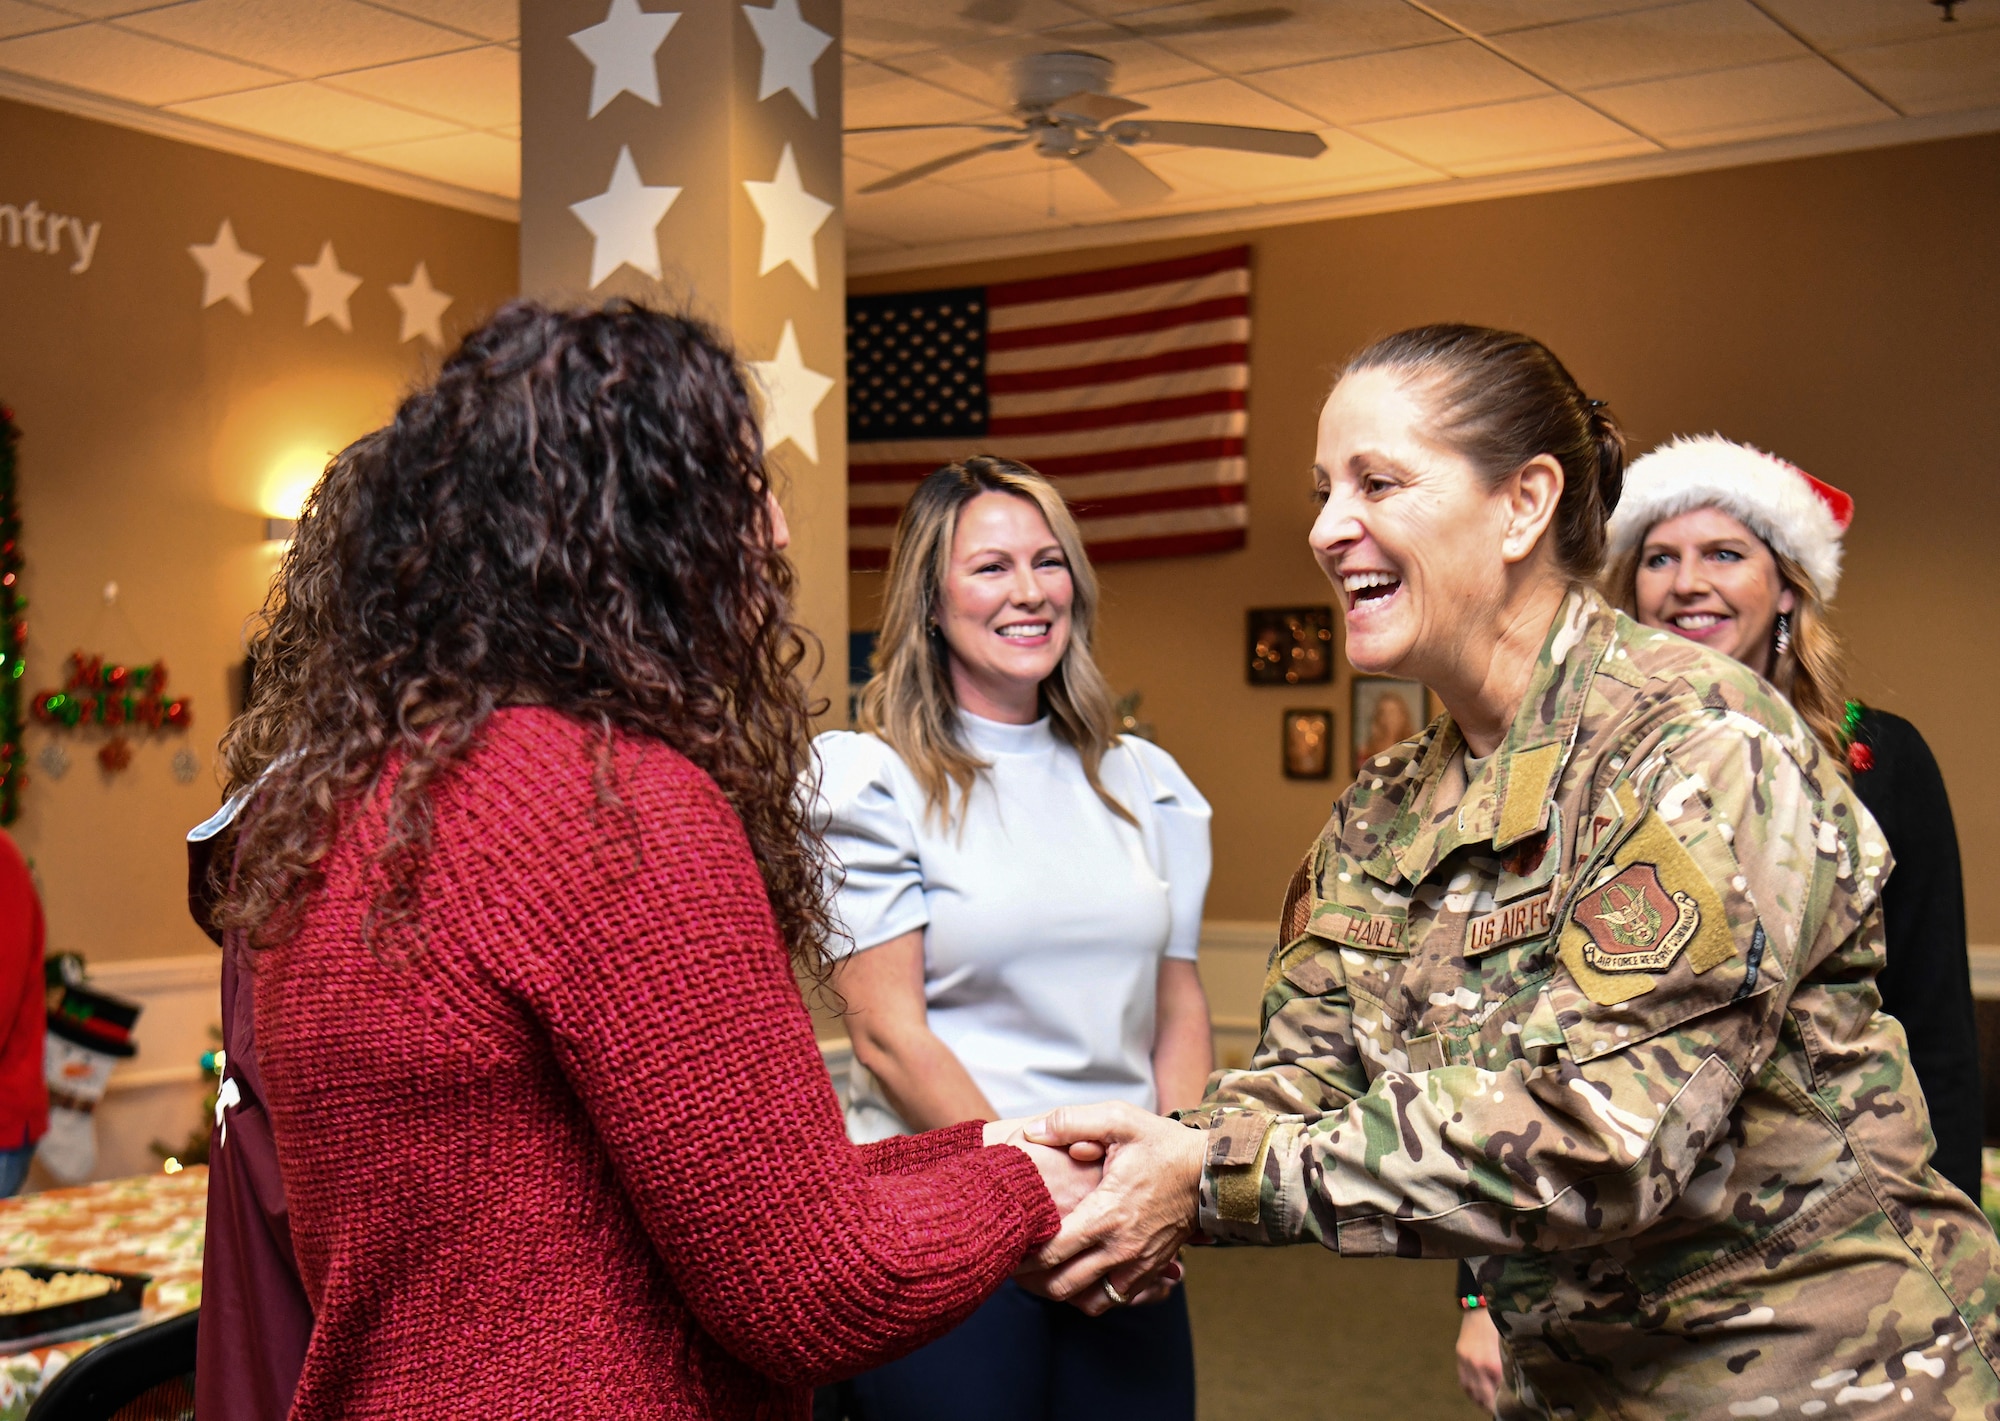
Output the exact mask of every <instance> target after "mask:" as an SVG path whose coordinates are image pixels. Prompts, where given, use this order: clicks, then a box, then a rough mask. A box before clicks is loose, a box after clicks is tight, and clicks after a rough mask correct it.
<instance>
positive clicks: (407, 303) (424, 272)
mask: <svg viewBox="0 0 2000 1421" xmlns="http://www.w3.org/2000/svg"><path fill="white" fill-rule="evenodd" d="M389 295H390V296H392V297H394V298H395V302H396V305H397V307H398V309H400V310H401V311H402V313H403V333H402V334H401V335H400V336H398V337H397V340H398V341H412V340H415V339H416V338H417V337H418V336H422V337H423V338H424V339H425V340H427V341H429V342H430V343H431V344H432V345H435V346H442V345H443V344H444V313H445V310H446V308H447V307H449V306H450V305H451V296H450V294H449V293H448V292H444V291H440V290H438V289H437V288H436V287H435V286H433V285H431V273H430V268H429V267H427V266H425V265H424V264H423V263H422V262H418V263H417V269H416V270H415V271H414V272H412V273H410V279H409V280H408V281H406V282H403V283H402V284H401V285H398V284H396V283H394V282H391V283H390V285H389Z"/></svg>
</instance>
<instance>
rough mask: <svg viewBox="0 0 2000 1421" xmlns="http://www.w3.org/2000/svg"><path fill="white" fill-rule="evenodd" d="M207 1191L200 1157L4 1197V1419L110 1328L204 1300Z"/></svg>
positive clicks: (0, 1390) (0, 1240) (0, 1321)
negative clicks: (162, 1168) (168, 1167)
mask: <svg viewBox="0 0 2000 1421" xmlns="http://www.w3.org/2000/svg"><path fill="white" fill-rule="evenodd" d="M207 1201H208V1171H207V1170H206V1169H204V1168H202V1167H200V1166H198V1165H196V1166H190V1167H188V1168H185V1169H182V1170H179V1171H178V1172H177V1173H174V1174H165V1173H162V1174H149V1175H141V1176H138V1177H136V1178H131V1179H111V1180H105V1181H103V1182H101V1183H97V1184H85V1185H81V1186H78V1187H77V1188H74V1189H51V1190H48V1191H46V1192H45V1193H41V1194H24V1195H19V1196H17V1197H15V1198H12V1199H0V1421H18V1418H20V1417H23V1416H25V1415H26V1414H27V1412H28V1408H29V1406H31V1405H32V1404H33V1402H34V1399H35V1398H36V1397H37V1396H38V1395H40V1394H41V1390H42V1388H43V1387H44V1386H46V1385H47V1384H48V1382H49V1380H50V1379H51V1378H52V1377H54V1376H55V1375H56V1374H57V1373H58V1372H60V1371H61V1370H62V1369H63V1368H64V1367H66V1366H68V1365H69V1364H70V1363H71V1362H73V1361H75V1360H76V1358H77V1357H79V1356H80V1355H82V1354H83V1353H84V1352H87V1351H89V1350H90V1349H91V1348H92V1347H95V1346H97V1345H98V1344H99V1343H101V1342H103V1341H105V1340H106V1338H108V1337H113V1336H116V1335H117V1334H118V1333H121V1332H125V1331H128V1330H130V1329H131V1328H133V1327H137V1326H141V1325H143V1324H145V1323H150V1322H159V1321H161V1320H163V1319H165V1318H169V1317H172V1316H174V1315H175V1314H177V1313H183V1312H186V1311H188V1310H189V1309H190V1308H196V1307H199V1306H200V1305H201V1253H202V1241H203V1233H204V1225H205V1223H206V1213H207ZM135 1276H136V1277H143V1278H144V1279H145V1280H146V1281H145V1282H144V1283H143V1284H140V1283H137V1282H133V1281H131V1280H132V1279H133V1278H134V1277H135ZM134 1294H136V1295H137V1296H138V1306H137V1307H133V1306H132V1305H131V1296H132V1295H134ZM92 1310H96V1311H99V1312H103V1311H109V1315H108V1316H103V1317H101V1318H98V1319H97V1320H95V1321H89V1320H86V1321H82V1322H70V1323H69V1325H67V1326H65V1327H62V1328H60V1329H49V1328H47V1327H46V1326H44V1325H43V1323H44V1322H45V1321H46V1320H49V1319H59V1320H60V1319H67V1318H72V1317H76V1316H78V1315H80V1314H87V1313H89V1312H91V1311H92ZM38 1318H39V1319H40V1320H38ZM52 1330H55V1331H58V1332H59V1333H60V1335H58V1336H55V1337H51V1336H50V1335H49V1333H50V1332H51V1331H52Z"/></svg>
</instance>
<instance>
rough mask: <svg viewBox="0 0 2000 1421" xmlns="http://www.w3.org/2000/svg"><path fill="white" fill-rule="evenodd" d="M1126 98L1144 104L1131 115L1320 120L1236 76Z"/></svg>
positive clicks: (1256, 122)
mask: <svg viewBox="0 0 2000 1421" xmlns="http://www.w3.org/2000/svg"><path fill="white" fill-rule="evenodd" d="M1125 97H1126V98H1128V99H1131V100H1132V101H1133V102H1134V103H1141V104H1144V105H1146V112H1144V113H1141V114H1134V115H1133V117H1134V118H1139V119H1146V118H1162V119H1168V118H1170V119H1180V120H1184V121H1190V122H1195V123H1241V124H1248V125H1249V126H1250V127H1252V128H1318V127H1319V126H1320V124H1319V121H1318V120H1316V119H1314V117H1313V116H1312V115H1311V114H1309V113H1306V112H1305V111H1304V110H1302V109H1296V108H1293V107H1292V106H1291V105H1290V104H1287V103H1283V102H1281V101H1279V100H1277V99H1274V98H1272V97H1270V96H1269V95H1268V94H1260V93H1258V92H1257V91H1256V90H1255V89H1253V88H1251V87H1249V86H1248V85H1247V84H1244V83H1242V82H1240V81H1238V80H1235V79H1204V80H1202V81H1200V82H1199V83H1195V84H1176V85H1174V86H1172V87H1171V88H1165V89H1141V90H1139V91H1137V92H1136V93H1128V94H1126V95H1125Z"/></svg>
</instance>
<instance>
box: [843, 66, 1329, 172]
mask: <svg viewBox="0 0 2000 1421" xmlns="http://www.w3.org/2000/svg"><path fill="white" fill-rule="evenodd" d="M1113 70H1114V66H1113V64H1112V62H1111V61H1110V60H1108V59H1106V58H1104V57H1103V56H1102V55H1096V54H1084V53H1081V52H1078V51H1075V50H1057V51H1054V52H1051V53H1045V54H1030V55H1027V56H1025V57H1023V58H1022V59H1020V60H1019V61H1018V62H1017V63H1016V64H1015V66H1014V92H1015V101H1014V112H1015V113H1017V114H1019V115H1020V119H1019V121H1018V122H1015V123H891V124H881V125H878V126H876V127H873V128H850V129H848V130H847V131H848V132H849V133H912V132H916V131H919V130H923V129H939V128H969V129H975V130H977V131H979V132H982V133H1000V134H1005V135H1007V136H1006V137H1004V138H998V139H994V140H992V141H991V142H987V143H981V144H977V145H975V146H974V147H971V148H965V149H961V150H960V151H958V152H956V153H947V154H945V155H944V156H943V157H941V158H933V159H931V160H930V161H929V162H928V163H919V164H917V166H916V167H914V168H905V169H904V170H903V171H902V172H900V173H892V174H890V175H889V176H888V177H886V178H881V179H879V180H877V181H875V182H872V183H870V184H869V185H868V186H867V187H864V188H862V189H861V191H862V192H864V193H870V192H888V191H889V190H890V189H892V188H899V187H902V186H904V185H905V184H907V183H913V182H916V181H917V180H918V179H920V178H927V177H929V176H931V175H932V174H933V173H939V172H942V171H944V170H945V169H946V168H950V167H955V166H957V165H958V164H960V163H965V162H970V161H971V160H972V159H974V158H981V157H984V156H985V155H986V154H988V153H1004V152H1007V151H1008V150H1009V149H1014V148H1021V147H1024V146H1026V145H1028V144H1033V145H1034V147H1035V151H1036V152H1038V153H1040V154H1041V155H1042V156H1043V157H1045V158H1051V159H1064V160H1067V161H1069V162H1071V163H1074V164H1076V166H1077V170H1078V171H1079V172H1081V173H1082V174H1083V175H1084V176H1085V177H1087V178H1089V179H1090V180H1091V181H1092V182H1094V183H1096V184H1097V186H1098V187H1100V188H1102V189H1103V190H1104V191H1105V193H1106V194H1108V195H1109V196H1110V198H1111V199H1112V201H1114V202H1116V203H1118V204H1119V205H1120V206H1123V207H1143V206H1145V205H1146V204H1148V203H1154V202H1158V201H1160V200H1161V199H1162V198H1165V197H1167V196H1169V195H1171V194H1172V192H1173V187H1172V185H1171V184H1169V183H1168V182H1167V181H1166V179H1164V178H1162V177H1161V176H1160V175H1159V174H1158V173H1155V172H1154V171H1153V170H1152V169H1151V168H1149V167H1147V166H1146V165H1145V164H1144V163H1142V162H1140V161H1139V160H1138V159H1137V158H1135V157H1133V156H1132V154H1131V153H1129V152H1128V151H1126V150H1127V149H1129V148H1131V147H1133V146H1134V145H1135V144H1140V143H1174V144H1179V145H1181V146H1183V147H1188V148H1228V149H1234V150H1236V151H1238V152H1243V153H1273V154H1277V155H1279V156H1282V157H1288V158H1317V157H1318V156H1319V155H1320V154H1321V153H1324V152H1325V151H1326V144H1325V142H1324V141H1323V140H1322V139H1321V138H1320V136H1319V135H1318V134H1317V133H1308V132H1302V131H1297V130H1293V129H1284V128H1246V127H1243V126H1241V125H1238V124H1233V123H1184V122H1180V121H1177V120H1169V119H1142V118H1128V117H1127V115H1128V114H1135V113H1137V112H1139V111H1140V110H1141V109H1143V108H1145V107H1146V106H1145V105H1144V104H1141V103H1135V102H1133V101H1132V100H1131V99H1121V98H1118V97H1116V96H1115V95H1113V94H1112V93H1111V92H1110V89H1111V77H1112V73H1113Z"/></svg>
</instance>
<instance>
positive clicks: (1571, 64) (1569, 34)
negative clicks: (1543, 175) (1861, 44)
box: [1499, 0, 1808, 89]
mask: <svg viewBox="0 0 2000 1421" xmlns="http://www.w3.org/2000/svg"><path fill="white" fill-rule="evenodd" d="M1499 43H1500V48H1501V49H1502V51H1503V52H1505V53H1506V54H1508V55H1509V56H1511V57H1512V58H1514V59H1516V60H1519V61H1520V62H1521V63H1523V64H1525V65H1527V66H1528V67H1529V68H1531V69H1533V70H1534V71H1535V72H1537V73H1538V74H1540V75H1541V76H1542V77H1543V78H1545V79H1548V80H1550V81H1551V82H1553V83H1556V84H1560V85H1561V86H1562V87H1564V88H1566V89H1587V88H1594V87H1596V86H1598V85H1602V84H1627V83H1634V82H1636V81H1638V80H1640V79H1660V78H1665V77H1666V76H1667V75H1669V74H1693V73H1698V72H1700V71H1701V70H1705V69H1724V68H1728V67H1730V66H1733V65H1738V64H1756V63H1758V62H1760V61H1763V60H1772V59H1790V58H1794V57H1796V56H1798V55H1802V54H1805V53H1808V51H1807V49H1806V48H1805V46H1804V45H1802V44H1800V43H1799V42H1798V41H1797V40H1795V39H1793V38H1792V37H1791V36H1790V35H1788V34H1786V33H1785V32H1784V30H1782V29H1781V28H1779V27H1778V26H1777V25H1776V24H1773V23H1772V22H1771V21H1770V20H1769V19H1768V18H1766V17H1765V16H1764V15H1763V14H1762V13H1761V12H1760V11H1759V10H1758V9H1757V8H1756V7H1755V6H1753V5H1751V4H1749V3H1748V0H1692V3H1690V4H1683V5H1669V6H1667V7H1665V8H1663V9H1658V10H1636V11H1633V12H1631V13H1628V14H1623V15H1607V16H1605V17H1603V18H1601V19H1595V20H1573V21H1571V22H1569V23H1567V24H1560V25H1544V26H1542V27H1541V28H1539V29H1532V30H1517V31H1515V32H1514V33H1512V34H1509V35H1508V36H1507V37H1506V38H1505V39H1503V40H1501V41H1500V42H1499Z"/></svg>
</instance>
